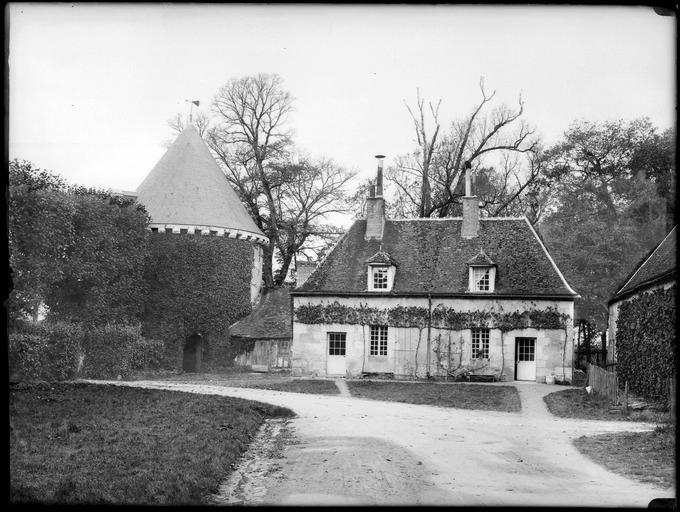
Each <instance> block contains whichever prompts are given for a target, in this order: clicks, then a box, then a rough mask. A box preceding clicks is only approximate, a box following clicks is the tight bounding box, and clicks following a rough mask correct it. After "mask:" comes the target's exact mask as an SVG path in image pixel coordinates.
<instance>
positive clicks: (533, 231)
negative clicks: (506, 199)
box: [524, 216, 578, 295]
mask: <svg viewBox="0 0 680 512" xmlns="http://www.w3.org/2000/svg"><path fill="white" fill-rule="evenodd" d="M524 220H525V221H526V223H527V226H529V229H531V232H532V233H533V234H534V236H535V237H536V240H538V243H539V244H540V245H541V247H542V248H543V252H545V255H546V256H547V257H548V259H549V260H550V263H552V266H553V268H554V269H555V271H556V272H557V275H559V276H560V279H562V282H563V283H564V286H566V288H567V290H569V291H570V292H571V293H573V294H574V295H578V293H576V291H574V289H573V288H572V287H571V286H569V283H567V280H566V279H565V278H564V276H563V275H562V272H560V269H559V267H558V266H557V263H555V260H553V259H552V256H550V253H549V252H548V248H547V247H546V246H545V244H544V243H543V240H541V237H539V236H538V233H536V230H535V229H534V227H533V226H532V225H531V222H529V219H527V217H526V216H524Z"/></svg>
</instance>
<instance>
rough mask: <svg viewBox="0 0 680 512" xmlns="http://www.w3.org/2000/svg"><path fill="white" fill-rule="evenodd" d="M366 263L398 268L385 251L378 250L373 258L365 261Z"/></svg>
mask: <svg viewBox="0 0 680 512" xmlns="http://www.w3.org/2000/svg"><path fill="white" fill-rule="evenodd" d="M366 263H368V264H369V265H394V266H395V267H398V266H399V265H398V264H397V262H396V261H395V260H394V258H392V256H390V255H389V254H387V253H386V252H385V251H383V250H382V249H380V250H379V251H378V252H376V253H375V254H374V255H373V256H371V257H370V258H368V259H367V260H366Z"/></svg>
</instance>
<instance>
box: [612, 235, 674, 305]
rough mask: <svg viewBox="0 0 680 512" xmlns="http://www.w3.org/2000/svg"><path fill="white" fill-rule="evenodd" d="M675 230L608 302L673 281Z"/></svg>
mask: <svg viewBox="0 0 680 512" xmlns="http://www.w3.org/2000/svg"><path fill="white" fill-rule="evenodd" d="M675 232H676V229H675V227H673V229H671V231H670V233H668V234H667V235H666V238H664V239H663V240H662V241H661V242H660V243H659V245H657V246H656V247H655V248H654V249H653V250H652V252H651V253H650V254H649V255H648V256H646V257H645V258H644V259H643V260H642V262H641V263H640V264H639V265H638V266H637V267H635V270H634V271H633V273H632V275H631V276H630V277H629V278H628V279H627V280H626V282H625V283H624V284H623V286H622V287H621V288H619V290H618V291H617V292H616V293H615V294H614V296H613V297H612V299H611V300H610V302H612V301H614V300H616V299H618V298H621V297H622V296H625V295H630V294H631V293H633V292H635V291H637V290H638V289H640V288H643V287H645V286H648V285H651V284H653V283H655V282H659V281H663V280H665V278H668V279H669V280H670V279H675V272H676V269H677V261H676V257H677V250H676V248H677V240H676V234H675Z"/></svg>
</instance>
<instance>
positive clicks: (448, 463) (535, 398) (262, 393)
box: [113, 381, 674, 507]
mask: <svg viewBox="0 0 680 512" xmlns="http://www.w3.org/2000/svg"><path fill="white" fill-rule="evenodd" d="M113 384H118V385H129V386H139V387H149V388H157V389H174V390H181V391H187V392H192V393H209V394H217V395H226V396H234V397H241V398H245V399H249V400H259V401H262V402H267V403H271V404H275V405H279V406H283V407H288V408H290V409H292V410H293V411H295V412H296V413H297V415H298V416H297V417H296V418H294V419H292V420H291V421H290V422H289V424H288V425H289V428H290V432H291V433H292V434H294V436H295V438H296V440H297V443H298V444H289V445H287V446H285V447H284V448H283V452H282V455H283V458H282V459H280V461H278V462H277V464H278V465H279V468H278V470H277V471H276V472H274V473H273V474H269V475H264V476H263V480H262V481H261V482H260V488H264V489H266V493H265V494H264V495H263V496H260V497H259V498H258V500H257V501H254V502H253V503H264V504H298V505H308V504H357V503H362V504H367V505H371V504H434V505H444V504H446V505H510V506H512V505H552V506H611V507H646V506H647V504H648V503H649V501H650V500H651V499H653V498H658V497H674V491H673V489H661V488H658V487H655V486H652V485H648V484H642V483H638V482H635V481H632V480H629V479H627V478H624V477H622V476H619V475H616V474H614V473H611V472H609V471H607V470H605V469H604V468H603V467H601V466H599V465H597V464H595V463H594V462H591V461H590V460H589V459H587V458H586V457H584V456H583V455H581V454H580V453H579V452H578V450H577V449H576V448H575V447H574V446H573V444H572V442H571V440H572V439H573V438H575V437H579V436H582V435H589V434H598V433H603V432H621V431H645V430H651V429H652V428H654V425H653V424H649V423H635V422H616V421H592V420H578V419H564V418H556V417H554V416H552V415H551V414H550V413H548V411H547V409H546V408H545V405H544V404H543V401H542V396H543V395H545V394H547V393H549V392H552V391H555V390H557V388H555V387H553V386H548V385H545V384H535V383H517V385H516V387H517V389H518V390H519V393H520V396H521V398H522V405H523V410H522V412H520V413H503V412H493V411H472V410H463V409H452V408H444V407H436V406H427V405H412V404H402V403H394V402H381V401H374V400H366V399H359V398H351V397H345V396H326V395H311V394H302V393H288V392H282V391H271V390H264V389H247V388H229V387H221V386H212V385H205V384H185V383H172V382H161V381H136V382H113ZM504 385H507V383H504ZM245 503H249V502H248V501H247V497H246V501H245Z"/></svg>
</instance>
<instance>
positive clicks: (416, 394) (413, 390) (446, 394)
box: [347, 380, 521, 412]
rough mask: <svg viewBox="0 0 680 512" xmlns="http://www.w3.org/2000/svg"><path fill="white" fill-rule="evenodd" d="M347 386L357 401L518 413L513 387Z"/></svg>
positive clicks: (359, 383)
mask: <svg viewBox="0 0 680 512" xmlns="http://www.w3.org/2000/svg"><path fill="white" fill-rule="evenodd" d="M347 385H348V387H349V390H350V393H351V394H352V396H354V397H357V398H370V399H372V400H384V401H389V402H403V403H407V404H423V405H438V406H441V407H453V408H458V409H477V410H482V411H501V412H519V411H520V410H521V403H520V398H519V394H518V393H517V389H515V387H514V386H497V385H493V386H487V385H484V384H459V383H438V382H422V383H420V382H378V381H353V380H350V381H348V382H347Z"/></svg>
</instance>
